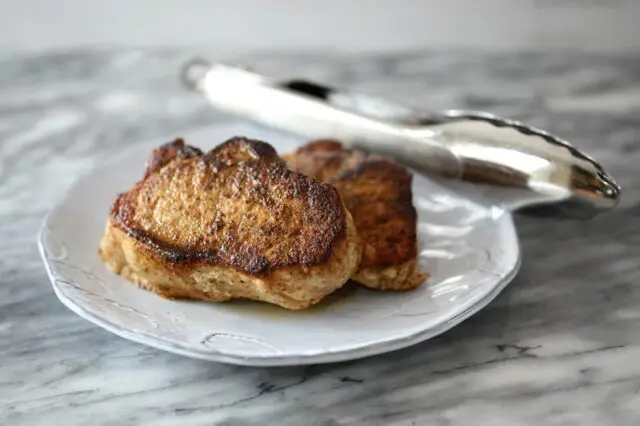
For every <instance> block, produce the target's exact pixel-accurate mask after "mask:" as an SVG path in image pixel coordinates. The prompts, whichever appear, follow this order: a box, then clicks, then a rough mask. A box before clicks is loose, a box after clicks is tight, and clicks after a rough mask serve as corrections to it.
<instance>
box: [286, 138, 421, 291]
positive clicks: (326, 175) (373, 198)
mask: <svg viewBox="0 0 640 426" xmlns="http://www.w3.org/2000/svg"><path fill="white" fill-rule="evenodd" d="M284 158H285V160H286V161H287V163H288V165H289V167H291V168H292V169H293V170H296V171H298V172H300V173H303V174H305V175H307V176H312V177H314V178H316V179H319V180H321V181H324V182H328V183H330V184H332V185H335V187H336V188H338V191H339V192H340V196H341V197H342V200H343V201H344V203H345V205H346V206H347V210H349V212H351V215H352V216H353V220H354V223H355V225H356V229H357V230H358V235H359V236H360V239H361V240H362V243H363V246H364V248H363V252H362V261H361V263H360V267H359V269H358V271H357V272H356V273H355V274H354V276H353V277H352V278H353V279H354V280H356V281H358V282H360V283H362V284H364V285H366V286H368V287H371V288H375V289H380V290H407V289H411V288H415V287H417V286H419V285H420V284H421V283H422V282H423V281H424V280H425V278H426V275H424V274H421V273H418V272H416V263H417V262H416V257H417V238H416V220H417V215H416V210H415V208H414V207H413V203H412V194H411V174H410V173H409V172H407V171H406V170H405V169H404V168H403V167H401V166H400V165H398V164H397V163H395V162H394V161H393V160H391V159H389V158H386V157H381V156H377V155H372V154H369V153H365V152H362V151H358V150H350V149H345V148H344V147H343V146H342V144H341V143H340V142H337V141H332V140H320V141H315V142H311V143H309V144H307V145H305V146H303V147H302V148H300V149H298V150H297V151H296V152H295V153H292V154H289V155H287V156H285V157H284Z"/></svg>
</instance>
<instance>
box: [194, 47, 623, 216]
mask: <svg viewBox="0 0 640 426" xmlns="http://www.w3.org/2000/svg"><path fill="white" fill-rule="evenodd" d="M182 80H183V83H184V84H185V85H186V86H187V87H188V88H190V89H193V90H197V91H200V92H203V93H204V94H205V95H206V96H207V98H208V99H209V101H210V102H211V104H212V105H213V106H214V107H216V108H218V109H219V110H222V111H224V112H228V113H232V114H235V115H238V116H241V117H245V118H247V119H250V120H253V121H256V122H258V123H262V124H264V125H267V126H271V127H275V128H277V129H280V130H283V131H286V132H291V133H294V134H297V135H299V136H301V137H303V138H306V139H309V140H310V139H316V138H335V139H338V140H340V141H342V142H343V143H344V144H345V145H348V146H352V147H356V148H360V149H364V150H368V151H372V152H376V153H380V154H384V155H388V156H391V157H393V158H395V159H396V160H398V161H399V162H401V163H404V164H406V165H407V166H409V167H411V168H412V169H414V170H415V171H417V172H420V173H423V174H425V175H428V176H429V177H430V178H433V179H437V180H439V181H441V182H442V183H443V184H445V185H447V186H450V187H454V189H455V190H457V191H459V192H463V193H464V195H466V196H468V197H470V198H472V199H474V200H475V201H478V202H481V203H483V204H489V205H497V206H500V207H502V208H505V209H507V210H511V211H513V210H520V209H524V210H525V211H528V212H530V213H536V214H544V215H546V216H553V217H560V218H579V219H588V218H591V217H593V216H595V215H596V214H597V213H600V212H604V211H607V210H610V209H612V208H613V207H615V206H616V205H617V204H618V201H619V198H620V187H619V186H618V185H617V184H616V182H615V181H614V180H613V178H612V177H611V176H609V175H608V174H607V173H606V172H605V171H604V169H603V168H602V166H601V165H600V164H598V163H597V162H596V161H595V160H594V159H592V158H591V157H589V156H587V155H586V154H584V153H582V152H581V151H580V150H578V149H577V148H575V147H574V146H572V145H571V144H569V143H568V142H566V141H564V140H562V139H560V138H558V137H556V136H552V135H550V134H549V133H547V132H545V131H542V130H538V129H535V128H533V127H529V126H527V125H524V124H522V123H519V122H517V121H512V120H508V119H505V118H500V117H497V116H495V115H492V114H488V113H483V112H474V111H460V110H448V111H444V112H440V113H435V114H428V115H424V114H420V113H417V112H415V111H413V110H411V109H409V108H405V107H402V106H399V105H396V104H393V103H392V102H389V101H386V100H383V99H377V98H372V97H369V96H366V95H360V94H354V93H349V92H345V91H341V90H337V89H334V88H329V87H326V86H323V85H321V84H318V83H314V82H310V81H305V80H300V79H295V80H286V81H278V80H273V79H269V78H267V77H264V76H261V75H258V74H255V73H253V72H249V71H247V70H244V69H240V68H235V67H231V66H227V65H222V64H209V63H207V62H206V61H203V60H199V59H196V60H192V61H190V62H189V63H187V64H186V65H185V67H184V69H183V73H182Z"/></svg>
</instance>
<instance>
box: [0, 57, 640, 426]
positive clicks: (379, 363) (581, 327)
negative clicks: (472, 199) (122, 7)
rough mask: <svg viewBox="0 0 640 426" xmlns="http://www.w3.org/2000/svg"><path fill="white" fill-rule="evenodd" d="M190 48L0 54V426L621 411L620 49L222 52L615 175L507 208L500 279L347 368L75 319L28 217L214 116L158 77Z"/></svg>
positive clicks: (623, 80) (636, 288)
mask: <svg viewBox="0 0 640 426" xmlns="http://www.w3.org/2000/svg"><path fill="white" fill-rule="evenodd" d="M191 53H193V52H188V51H172V50H153V51H134V50H122V51H117V50H113V51H75V52H66V53H65V52H62V53H52V54H45V55H39V56H35V55H34V56H15V55H12V56H9V55H3V56H0V361H1V362H0V424H3V425H5V424H6V425H76V424H77V425H85V424H92V425H116V424H117V425H134V424H154V425H169V424H190V425H200V424H202V425H208V424H224V425H241V424H254V423H255V424H278V425H309V424H317V425H327V426H328V425H343V424H381V425H387V424H397V425H422V424H434V425H468V424H473V425H520V424H544V425H573V424H576V425H577V424H580V425H602V424H615V425H636V424H638V423H639V422H640V363H638V362H637V360H638V359H640V306H639V304H640V285H639V284H638V282H639V280H640V183H639V182H638V177H640V176H639V174H640V172H638V171H637V170H638V169H637V165H638V164H639V163H640V57H623V56H590V55H585V54H578V53H519V54H507V53H503V54H480V53H469V52H462V51H457V52H416V53H411V54H397V55H390V56H375V57H368V56H338V55H328V54H289V55H280V54H260V55H253V56H251V57H250V58H234V59H235V60H236V62H246V63H250V64H252V65H254V66H255V67H256V68H259V69H260V70H261V71H263V72H265V73H270V74H274V75H302V76H306V77H310V78H316V79H319V80H321V81H328V82H331V83H333V84H339V85H344V86H348V87H351V88H354V89H358V90H361V91H365V92H369V93H372V94H378V95H385V96H389V97H391V98H394V99H397V100H398V101H400V102H403V103H406V104H408V105H410V106H416V107H423V108H428V109H445V108H450V107H458V108H470V109H483V110H489V111H493V112H495V113H498V114H501V115H505V116H509V117H513V118H517V119H521V120H524V121H527V122H530V123H532V124H535V125H537V126H540V127H543V128H547V129H548V130H550V131H552V132H554V133H557V134H560V135H562V136H563V137H565V138H566V139H568V140H570V141H572V142H574V143H576V144H577V145H579V146H580V147H581V148H583V149H585V150H586V151H587V152H588V153H590V154H592V155H593V156H594V157H596V158H597V159H598V160H600V161H601V162H602V163H603V164H604V166H605V167H606V169H607V170H608V171H610V173H611V174H612V175H613V176H614V177H615V178H616V180H617V181H618V182H619V183H620V184H621V185H622V186H623V201H622V203H621V205H620V206H619V208H618V209H617V210H615V211H614V212H612V213H610V214H608V215H605V216H602V217H600V218H596V219H595V220H593V221H591V222H552V221H541V220H539V219H533V218H528V217H519V218H518V220H517V224H518V229H519V232H520V236H521V241H522V246H523V255H524V263H523V266H522V270H521V272H520V274H519V276H518V277H517V278H516V279H515V280H514V282H513V283H512V284H511V285H510V286H509V287H508V288H507V290H506V291H505V292H504V293H503V294H502V295H501V296H499V297H498V299H497V300H496V301H495V302H493V303H491V304H490V305H489V306H488V307H487V308H486V309H485V310H484V311H482V312H481V313H479V314H477V315H476V316H474V317H472V318H471V319H469V320H467V321H466V322H465V323H463V324H462V325H460V326H458V327H456V328H455V329H453V330H451V331H450V332H448V333H446V334H445V335H443V336H441V337H438V338H436V339H434V340H431V341H428V342H425V343H423V344H420V345H418V346H415V347H413V348H410V349H406V350H402V351H398V352H395V353H390V354H386V355H382V356H377V357H373V358H369V359H364V360H359V361H353V362H348V363H340V364H331V365H319V366H311V367H299V368H271V369H259V368H242V367H231V366H226V365H221V364H213V363H207V362H202V361H196V360H192V359H187V358H182V357H179V356H175V355H171V354H167V353H163V352H159V351H157V350H154V349H151V348H147V347H143V346H140V345H137V344H134V343H131V342H128V341H125V340H123V339H120V338H118V337H116V336H114V335H111V334H109V333H108V332H106V331H104V330H102V329H99V328H97V327H95V326H93V325H91V324H89V323H88V322H85V321H84V320H82V319H80V318H79V317H77V316H75V315H74V314H73V313H71V312H70V311H68V310H67V309H66V308H65V307H64V306H63V305H62V304H60V303H59V302H58V301H57V300H56V298H55V296H54V294H53V292H52V290H51V287H50V285H49V283H48V282H47V278H46V275H45V272H44V269H43V267H42V265H41V262H40V259H39V257H38V254H37V248H36V243H35V234H36V232H37V229H38V227H39V225H40V222H41V220H42V218H43V216H44V215H45V213H46V212H47V210H48V209H49V208H50V207H51V206H52V205H53V204H54V203H55V202H56V201H57V200H58V199H59V198H60V196H61V195H62V193H63V192H64V191H65V189H66V188H68V187H69V185H71V184H72V183H73V181H74V180H75V179H77V178H78V177H79V176H81V174H82V173H83V172H86V171H87V170H89V169H90V168H91V167H92V166H94V165H95V164H97V163H98V162H100V161H101V159H102V158H105V157H106V156H108V155H110V154H111V153H113V152H114V151H117V150H119V149H122V148H123V147H126V146H127V145H130V144H133V143H135V142H136V141H140V140H145V139H147V138H151V137H153V138H157V137H165V136H166V137H167V139H169V138H171V137H174V136H177V135H179V134H180V133H181V132H183V131H185V130H186V129H193V128H194V127H198V126H203V125H207V124H210V123H212V122H214V121H216V120H222V119H224V117H219V116H217V114H215V113H214V112H212V111H211V110H210V109H209V108H208V107H207V105H206V104H205V102H204V101H203V100H202V99H200V98H199V97H197V96H194V95H191V94H188V93H185V92H183V91H182V89H181V88H180V87H179V86H178V84H177V82H176V78H175V70H176V68H177V66H178V65H179V64H180V62H181V61H182V60H183V59H185V58H187V57H188V56H189V55H190V54H191ZM204 53H206V52H204ZM212 56H213V55H212ZM217 142H218V141H212V144H213V143H217Z"/></svg>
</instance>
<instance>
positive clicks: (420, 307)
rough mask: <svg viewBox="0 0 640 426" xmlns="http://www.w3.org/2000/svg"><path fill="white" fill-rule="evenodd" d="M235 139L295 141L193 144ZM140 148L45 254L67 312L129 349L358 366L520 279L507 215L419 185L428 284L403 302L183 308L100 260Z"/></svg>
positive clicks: (52, 222) (68, 210)
mask: <svg viewBox="0 0 640 426" xmlns="http://www.w3.org/2000/svg"><path fill="white" fill-rule="evenodd" d="M235 135H245V136H249V137H254V138H259V139H263V140H266V141H268V142H270V143H272V144H273V145H274V146H275V147H276V149H278V151H279V152H280V153H283V152H287V151H290V150H291V149H293V148H294V147H295V146H296V145H297V144H299V143H301V142H302V141H298V140H296V139H295V138H292V137H291V136H286V135H283V134H280V133H275V132H273V131H270V130H265V129H263V128H259V127H255V126H252V125H249V124H225V125H218V126H215V127H211V128H207V129H204V130H201V131H199V132H195V133H193V134H191V135H185V136H186V140H187V142H188V143H191V144H194V145H198V146H200V147H203V148H210V147H212V146H213V145H215V144H217V143H219V142H222V141H224V140H226V139H228V138H229V137H231V136H235ZM161 142H165V141H153V143H147V144H141V145H139V146H136V147H135V148H134V149H132V150H131V151H129V152H125V153H123V154H121V155H119V156H118V157H117V158H114V159H113V160H111V161H109V162H108V163H107V164H104V165H103V166H101V167H99V168H97V169H96V170H94V171H93V172H91V173H90V174H89V175H88V176H85V177H83V178H82V179H80V180H79V181H78V183H77V184H76V185H75V186H74V187H73V188H72V189H71V190H70V191H69V192H68V193H67V195H66V197H65V198H64V200H63V201H62V202H61V203H60V204H59V205H58V206H57V207H56V208H55V209H54V210H53V211H52V212H51V213H50V214H49V215H48V217H47V218H46V219H45V221H44V224H43V227H42V230H41V233H40V237H39V243H40V252H41V254H42V257H43V259H44V262H45V265H46V268H47V272H48V274H49V277H50V279H51V283H52V284H53V288H54V290H55V292H56V294H57V296H58V298H60V300H61V301H62V302H63V303H64V304H65V305H66V306H67V307H69V309H71V310H72V311H74V312H75V313H77V314H78V315H80V316H81V317H83V318H86V319H87V320H89V321H91V322H93V323H94V324H97V325H99V326H100V327H103V328H105V329H107V330H109V331H112V332H113V333H115V334H117V335H119V336H122V337H124V338H126V339H130V340H133V341H135V342H139V343H143V344H146V345H150V346H154V347H156V348H159V349H164V350H167V351H170V352H175V353H178V354H182V355H186V356H191V357H194V358H201V359H206V360H211V361H220V362H228V363H233V364H244V365H261V366H268V365H293V364H311V363H322V362H334V361H341V360H348V359H354V358H360V357H364V356H369V355H374V354H379V353H383V352H388V351H392V350H395V349H400V348H403V347H407V346H410V345H413V344H416V343H418V342H421V341H423V340H426V339H429V338H431V337H434V336H436V335H438V334H440V333H442V332H444V331H446V330H448V329H449V328H451V327H453V326H455V325H456V324H458V323H460V322H461V321H462V320H464V319H466V318H468V317H469V316H470V315H472V314H473V313H475V312H477V311H478V310H480V309H481V308H482V307H484V306H485V305H486V304H487V303H488V302H489V301H491V300H492V299H493V298H494V297H495V296H496V295H497V294H498V293H499V292H500V291H501V290H502V289H503V288H504V287H505V286H506V284H507V283H508V282H509V281H510V280H511V279H512V278H513V277H514V275H515V274H516V272H517V269H518V266H519V263H520V250H519V247H518V240H517V237H516V233H515V230H514V226H513V222H512V218H511V215H510V214H509V213H507V212H504V211H502V210H500V209H497V208H493V209H487V208H484V207H481V206H479V205H477V204H474V203H472V202H471V201H468V200H466V199H464V198H460V197H458V196H456V195H455V194H454V193H451V192H450V191H448V190H446V189H444V188H442V187H441V186H439V185H437V184H435V183H433V182H431V181H429V180H427V179H425V178H422V177H421V176H418V175H415V176H414V185H413V191H414V192H413V194H414V204H415V206H416V209H417V210H418V218H419V240H420V250H419V253H420V267H421V268H423V269H426V270H428V271H429V273H430V274H431V277H430V278H429V280H428V281H427V283H426V285H423V286H422V287H421V288H419V289H417V290H414V291H410V292H405V293H382V292H375V291H371V290H366V289H363V288H359V287H356V286H353V287H351V288H350V289H346V290H344V291H342V290H341V291H340V292H339V294H336V295H332V296H330V298H329V300H328V301H326V302H323V303H321V304H320V305H318V306H316V307H312V308H311V309H309V310H307V311H300V312H296V311H287V310H285V309H282V308H279V307H275V306H270V305H265V304H259V303H255V302H250V301H237V302H229V303H204V302H177V301H169V300H165V299H162V298H160V297H158V296H156V295H155V294H152V293H150V292H147V291H144V290H140V289H138V288H136V287H135V286H133V285H131V284H129V283H127V282H126V281H124V280H123V279H122V278H120V277H118V276H116V275H114V274H112V273H111V272H109V270H108V269H107V268H106V267H105V265H104V264H103V263H102V262H101V261H100V259H99V258H98V256H97V247H98V243H99V241H100V237H101V236H102V232H103V229H104V224H105V221H106V218H107V215H108V212H109V207H110V205H111V203H112V202H113V200H114V198H115V196H116V194H117V193H118V192H122V191H124V190H127V189H128V188H129V187H130V186H131V185H132V184H133V183H134V182H135V181H137V180H138V179H139V178H140V177H141V176H142V173H143V167H144V162H145V159H146V156H147V153H148V152H149V150H150V149H151V148H153V147H155V146H157V145H158V144H159V143H161Z"/></svg>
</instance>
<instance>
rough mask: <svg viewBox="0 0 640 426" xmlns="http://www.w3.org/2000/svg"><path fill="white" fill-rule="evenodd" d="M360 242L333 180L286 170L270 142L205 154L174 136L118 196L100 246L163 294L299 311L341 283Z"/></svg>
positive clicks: (123, 270)
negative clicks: (242, 300)
mask: <svg viewBox="0 0 640 426" xmlns="http://www.w3.org/2000/svg"><path fill="white" fill-rule="evenodd" d="M360 247H361V246H360V243H359V240H358V237H357V233H356V229H355V226H354V224H353V220H352V218H351V215H350V214H349V212H348V211H347V210H346V208H345V206H344V205H343V203H342V201H341V199H340V196H339V194H338V191H337V190H336V188H335V187H333V186H332V185H330V184H326V183H320V182H318V181H316V180H314V179H312V178H310V177H307V176H304V175H302V174H300V173H296V172H294V171H291V170H289V169H288V168H287V167H286V165H285V163H284V161H282V160H281V159H280V158H279V157H278V155H277V154H276V152H275V150H274V149H273V147H271V145H269V144H267V143H264V142H260V141H257V140H249V139H245V138H233V139H231V140H229V141H227V142H225V143H223V144H222V145H220V146H218V147H217V148H215V149H213V150H211V151H209V152H207V153H203V152H202V151H200V150H199V149H197V148H194V147H190V146H188V145H185V144H184V142H183V141H182V140H180V139H178V140H176V141H174V142H172V143H169V144H166V145H163V146H161V147H160V148H158V149H156V150H154V151H153V152H152V154H151V155H150V158H149V161H148V163H147V169H146V172H145V176H144V178H143V179H142V180H141V181H139V182H138V183H136V184H135V185H134V186H133V188H132V189H131V190H130V191H129V192H126V193H124V194H120V195H119V196H118V198H117V199H116V201H115V203H114V204H113V207H112V209H111V215H110V217H109V220H108V222H107V226H106V230H105V233H104V236H103V239H102V241H101V243H100V250H99V252H100V256H101V257H102V259H103V260H104V261H105V262H106V263H107V265H108V266H109V267H110V268H111V269H112V270H113V271H114V272H115V273H117V274H120V275H122V276H124V277H125V278H127V279H128V280H130V281H133V282H135V283H137V284H138V285H139V286H140V287H143V288H145V289H148V290H151V291H154V292H156V293H158V294H160V295H162V296H165V297H168V298H191V299H202V300H210V301H225V300H229V299H233V298H246V299H255V300H262V301H265V302H269V303H274V304H277V305H280V306H283V307H286V308H289V309H302V308H306V307H308V306H310V305H312V304H314V303H317V302H318V301H320V300H321V299H322V298H324V297H325V296H327V295H328V294H330V293H332V292H333V291H334V290H336V289H338V288H340V287H341V286H342V285H343V284H344V283H345V282H346V281H347V279H348V278H349V276H350V275H352V273H353V272H354V271H355V270H356V268H357V267H358V264H359V261H360Z"/></svg>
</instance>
